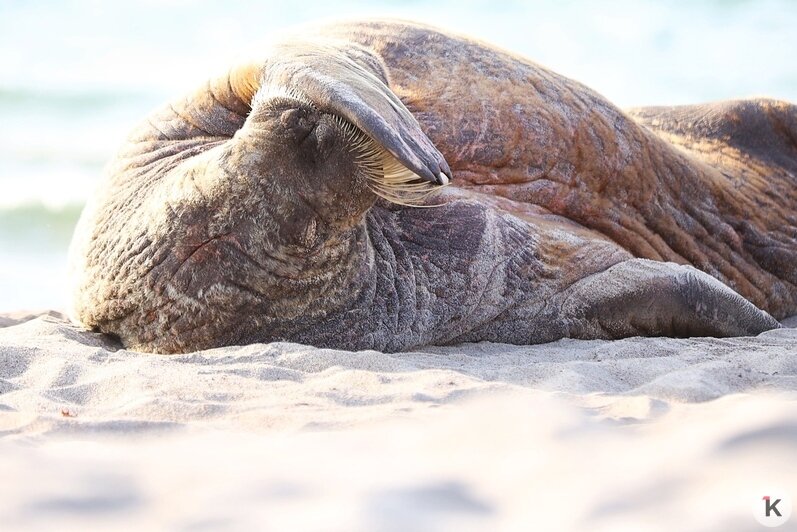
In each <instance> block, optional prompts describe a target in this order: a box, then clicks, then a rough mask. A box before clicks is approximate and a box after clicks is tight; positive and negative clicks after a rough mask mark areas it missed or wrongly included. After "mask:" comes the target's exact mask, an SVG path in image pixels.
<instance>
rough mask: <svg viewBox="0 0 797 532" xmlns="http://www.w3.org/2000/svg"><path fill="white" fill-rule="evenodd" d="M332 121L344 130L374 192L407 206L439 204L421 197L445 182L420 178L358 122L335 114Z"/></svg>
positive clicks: (429, 193) (432, 192) (426, 196)
mask: <svg viewBox="0 0 797 532" xmlns="http://www.w3.org/2000/svg"><path fill="white" fill-rule="evenodd" d="M335 121H336V122H337V123H338V125H339V126H340V128H341V129H342V130H343V132H344V135H345V138H346V142H347V144H348V146H349V149H350V151H351V153H352V154H353V155H354V157H355V160H356V161H357V164H358V165H359V166H360V168H361V169H362V170H363V172H364V173H365V175H366V177H367V178H368V188H370V189H371V191H372V192H373V193H374V194H376V195H377V196H379V197H381V198H384V199H386V200H387V201H389V202H391V203H397V204H399V205H405V206H408V207H439V205H438V204H434V205H430V204H427V203H424V200H426V199H427V198H428V197H429V196H431V195H433V194H435V193H437V192H438V191H439V190H440V189H441V188H442V186H445V185H442V186H441V185H435V184H432V183H428V182H426V181H421V180H420V178H419V177H418V176H417V175H415V173H413V172H412V171H411V170H409V169H408V168H407V167H405V166H404V165H403V164H401V163H400V162H399V161H398V160H397V159H396V158H395V157H393V155H391V154H390V152H388V151H387V150H386V149H384V148H382V147H381V146H380V145H379V144H378V143H377V142H376V141H374V140H373V139H372V138H371V137H369V136H368V135H366V134H365V133H364V132H363V131H362V130H361V129H359V128H358V127H357V126H355V125H354V124H352V123H351V122H349V121H348V120H346V119H344V118H343V117H341V116H337V115H335Z"/></svg>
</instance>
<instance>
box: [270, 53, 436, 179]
mask: <svg viewBox="0 0 797 532" xmlns="http://www.w3.org/2000/svg"><path fill="white" fill-rule="evenodd" d="M276 52H277V53H275V54H273V57H274V58H276V59H271V60H269V62H268V63H267V65H266V68H265V69H264V78H263V87H264V88H266V91H265V93H266V94H268V88H269V87H284V88H287V89H289V90H295V91H297V92H298V93H299V94H301V95H303V96H305V97H307V98H309V100H310V101H311V102H312V103H313V105H315V106H316V107H317V108H319V109H320V110H321V111H325V112H331V113H335V114H337V115H340V116H341V117H343V118H345V119H346V120H348V121H349V122H351V123H352V124H354V125H355V126H357V127H358V128H359V129H361V130H362V131H363V132H365V133H366V134H367V135H368V136H370V137H371V138H372V139H373V140H375V141H376V142H378V143H379V144H380V145H381V146H382V147H383V148H384V149H386V150H387V151H388V152H390V153H391V154H392V155H393V156H394V157H396V159H398V161H399V162H400V163H401V164H402V165H404V166H405V167H407V168H408V169H409V170H411V171H412V172H413V173H415V174H416V175H418V176H419V177H421V178H422V179H423V180H425V181H428V182H430V183H434V184H440V185H445V184H447V183H448V182H449V180H450V179H451V169H450V168H449V166H448V163H446V160H445V158H444V157H443V155H442V154H441V153H440V151H438V149H437V148H436V147H435V146H434V144H433V143H432V141H431V140H429V138H428V137H427V136H426V134H425V133H424V132H423V131H422V130H421V126H420V125H419V124H418V121H417V120H416V119H415V117H414V116H413V115H412V113H410V111H409V110H408V109H407V108H406V107H405V106H404V104H403V103H402V102H401V100H399V98H398V97H397V96H396V95H395V94H394V93H393V91H392V90H391V89H390V88H389V87H388V81H387V74H386V70H385V68H384V65H383V64H382V62H381V60H380V59H379V58H377V57H376V56H375V55H374V54H373V53H372V52H370V51H368V50H366V49H365V48H361V47H358V46H356V45H353V44H351V43H345V42H339V41H335V40H320V41H318V42H314V41H300V42H298V43H296V42H289V43H286V44H283V45H278V46H276Z"/></svg>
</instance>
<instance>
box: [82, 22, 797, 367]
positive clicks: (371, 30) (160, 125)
mask: <svg viewBox="0 0 797 532" xmlns="http://www.w3.org/2000/svg"><path fill="white" fill-rule="evenodd" d="M286 42H288V43H290V44H285V45H281V46H277V47H275V48H274V49H273V50H272V51H270V52H267V53H266V54H265V55H264V57H263V58H262V59H258V60H256V61H254V62H252V63H251V64H247V65H243V66H240V67H236V68H234V69H232V70H231V71H230V73H228V74H226V75H223V76H220V77H218V78H215V79H213V80H211V81H210V82H209V83H208V84H207V85H206V86H204V87H201V88H200V89H199V90H198V91H197V92H196V93H195V94H192V95H190V96H188V97H186V98H184V99H181V100H177V101H175V102H173V103H172V104H170V105H168V106H167V107H165V108H163V109H161V110H159V111H157V112H156V113H154V114H153V115H152V116H150V117H149V118H148V120H147V121H146V122H144V123H143V124H142V125H141V126H140V127H139V128H138V129H137V130H136V131H135V132H134V133H133V134H132V135H131V137H130V139H129V140H128V142H127V144H126V145H125V146H124V147H123V148H122V150H121V151H120V153H119V154H118V156H117V158H116V159H115V160H114V161H113V162H112V164H111V165H110V167H109V170H108V176H107V179H106V180H105V182H104V183H103V185H102V187H101V189H100V190H99V191H98V193H97V194H96V196H95V198H94V199H93V200H92V201H91V203H90V204H89V205H88V206H87V209H86V212H85V213H84V215H83V217H82V219H81V222H80V224H79V227H78V229H77V231H76V237H75V240H74V243H73V247H72V274H73V280H74V305H73V310H72V315H73V317H74V318H75V319H76V320H78V321H80V322H81V323H83V324H84V325H86V326H87V327H90V328H94V329H97V330H101V331H103V332H107V333H110V334H115V335H117V336H119V337H120V338H121V340H122V342H123V343H124V344H125V345H126V346H128V347H131V348H135V349H140V350H145V351H155V352H184V351H189V350H194V349H200V348H208V347H214V346H221V345H229V344H239V343H250V342H256V341H273V340H292V341H299V342H305V343H309V344H313V345H318V346H330V347H340V348H346V349H365V348H375V349H381V350H391V351H395V350H404V349H410V348H413V347H417V346H420V345H424V344H442V343H453V342H460V341H478V340H492V341H501V342H511V343H537V342H545V341H550V340H555V339H558V338H562V337H576V338H618V337H623V336H629V335H638V334H641V335H676V336H683V335H717V336H725V335H740V334H757V333H758V332H761V331H763V330H766V329H769V328H773V327H777V322H776V321H775V320H774V319H773V318H772V317H771V316H770V315H769V314H767V313H766V312H763V311H762V310H760V309H764V310H766V311H768V312H769V313H771V314H772V315H774V316H776V317H783V316H786V315H790V314H795V313H797V229H796V228H795V227H796V226H797V187H795V184H796V183H797V162H796V161H797V110H795V107H794V106H792V105H790V104H787V103H783V102H775V101H769V100H756V101H740V102H723V103H718V104H706V105H699V106H688V107H671V108H644V109H636V110H632V111H630V112H627V113H624V112H622V111H620V110H619V109H617V108H616V107H614V106H613V105H612V104H611V103H609V102H608V101H606V100H605V99H604V98H602V97H601V96H600V95H598V94H596V93H595V92H593V91H591V90H590V89H588V88H586V87H584V86H583V85H581V84H579V83H576V82H574V81H572V80H569V79H566V78H564V77H562V76H559V75H557V74H555V73H553V72H550V71H548V70H546V69H543V68H541V67H539V66H537V65H535V64H534V63H532V62H530V61H528V60H527V59H524V58H522V57H518V56H514V55H512V54H510V53H507V52H504V51H500V50H498V49H495V48H493V47H491V46H489V45H486V44H483V43H479V42H475V41H472V40H469V39H467V38H464V37H458V36H451V35H447V34H445V33H441V32H438V31H437V30H434V29H430V28H426V27H422V26H417V25H414V24H409V23H402V22H391V21H369V22H353V23H347V24H337V25H333V26H328V27H323V28H320V29H313V30H310V31H307V32H305V33H303V34H300V35H297V36H296V37H294V38H293V39H288V41H286ZM286 93H287V95H286ZM341 118H342V119H344V120H345V121H346V122H348V123H350V124H354V125H355V126H357V128H359V129H360V130H361V131H364V132H365V133H367V134H368V136H370V137H371V138H373V139H374V140H375V141H376V142H377V143H378V144H379V145H380V146H381V147H382V148H384V149H385V150H387V151H388V152H390V153H392V154H393V156H395V157H396V158H397V159H398V160H399V161H400V162H401V163H402V164H403V165H404V166H406V167H407V168H409V169H411V170H412V171H413V172H415V173H416V174H418V175H419V176H420V178H419V179H421V180H425V181H428V182H435V181H436V180H437V181H439V180H440V179H441V178H439V177H438V176H439V175H440V174H441V173H443V174H445V175H449V176H451V177H453V180H454V181H453V183H452V186H449V187H447V188H446V189H444V191H443V192H442V193H441V194H440V195H438V196H436V197H434V198H432V199H431V200H429V202H430V203H437V204H441V206H438V207H435V208H416V207H405V206H400V205H395V204H391V203H388V202H386V201H385V200H383V199H380V198H377V196H375V195H374V194H373V193H372V192H371V190H370V189H369V188H368V185H367V179H366V178H365V177H364V170H363V168H362V166H361V164H360V161H359V159H357V157H356V156H355V155H354V154H353V153H352V150H351V149H350V148H349V147H347V146H348V145H347V142H348V140H347V139H348V138H347V137H346V135H345V134H344V133H343V131H342V129H341V125H340V124H341V121H340V119H341ZM349 144H350V143H349ZM449 166H450V171H449ZM684 265H686V266H684ZM692 266H694V268H693V267H692ZM700 270H702V271H700ZM703 272H705V273H703ZM720 281H721V282H720ZM723 283H724V284H723ZM726 285H727V286H726ZM728 287H730V288H732V289H733V290H731V289H729V288H728ZM734 291H735V292H734ZM737 292H738V294H741V296H744V297H741V296H739V295H738V294H737ZM757 307H759V308H757Z"/></svg>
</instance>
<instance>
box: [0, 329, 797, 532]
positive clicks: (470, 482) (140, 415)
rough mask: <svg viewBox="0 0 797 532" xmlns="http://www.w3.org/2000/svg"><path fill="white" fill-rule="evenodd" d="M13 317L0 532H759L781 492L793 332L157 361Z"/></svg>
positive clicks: (297, 349) (795, 427) (1, 443)
mask: <svg viewBox="0 0 797 532" xmlns="http://www.w3.org/2000/svg"><path fill="white" fill-rule="evenodd" d="M28 318H30V316H27V317H25V316H21V315H16V316H6V317H4V318H3V320H2V322H0V325H3V326H4V327H3V328H1V329H0V471H3V478H5V479H13V481H11V482H3V483H2V484H0V523H3V529H4V530H17V529H26V530H52V529H53V527H54V526H57V528H58V529H59V530H76V529H81V530H95V529H96V530H107V529H110V528H113V529H114V530H140V529H142V528H149V529H172V530H189V529H190V530H197V529H203V530H204V529H208V530H213V529H218V528H225V529H242V530H246V529H250V530H252V529H259V530H264V529H265V530H285V529H290V530H410V529H412V530H452V529H458V530H530V529H538V530H553V529H557V530H612V531H616V530H641V529H645V530H662V531H664V530H706V531H710V530H711V531H713V530H716V531H720V530H722V531H727V530H758V529H760V525H759V524H758V523H757V522H756V521H755V520H754V518H753V507H754V504H756V503H757V501H760V499H761V496H762V494H766V493H765V492H767V491H768V490H769V491H772V492H779V493H782V492H786V493H788V492H789V490H791V491H792V493H793V492H794V486H795V479H797V463H795V461H794V459H793V458H794V449H795V448H797V409H795V406H797V402H795V400H797V393H795V392H797V329H794V328H784V329H780V330H774V331H769V332H766V333H764V334H762V335H760V336H758V337H755V338H726V339H711V338H693V339H663V338H630V339H626V340H619V341H613V342H608V341H576V340H562V341H559V342H555V343H551V344H545V345H538V346H512V345H501V344H489V343H481V344H466V345H460V346H452V347H435V348H428V349H425V350H423V351H419V352H413V353H397V354H384V353H379V352H373V351H365V352H345V351H335V350H329V349H316V348H312V347H307V346H302V345H298V344H289V343H275V344H257V345H249V346H242V347H228V348H223V349H215V350H209V351H202V352H196V353H191V354H186V355H180V356H157V355H148V354H141V353H134V352H129V351H125V350H121V349H118V346H115V345H114V344H113V343H111V342H109V341H108V340H106V339H105V338H103V337H101V336H99V335H96V334H92V333H89V332H85V331H82V330H80V329H78V328H76V327H74V326H73V325H71V324H69V323H67V322H66V321H64V320H63V319H62V318H61V317H60V316H59V315H58V314H57V313H51V314H50V315H43V316H40V317H36V318H34V319H28ZM791 324H792V325H793V324H794V322H793V321H792V322H791ZM778 490H779V491H778ZM790 524H793V523H790ZM784 529H788V525H787V527H786V528H784Z"/></svg>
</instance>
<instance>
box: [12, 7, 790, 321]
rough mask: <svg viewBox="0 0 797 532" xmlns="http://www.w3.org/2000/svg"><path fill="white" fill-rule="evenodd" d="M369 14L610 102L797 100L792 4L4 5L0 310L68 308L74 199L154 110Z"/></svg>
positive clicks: (80, 196) (78, 204)
mask: <svg viewBox="0 0 797 532" xmlns="http://www.w3.org/2000/svg"><path fill="white" fill-rule="evenodd" d="M370 15H380V16H397V17H402V18H410V19H415V20H419V21H423V22H427V23H431V24H435V25H438V26H441V27H444V28H449V29H453V30H455V31H459V32H466V33H469V34H472V35H475V36H477V37H479V38H481V39H484V40H487V41H491V42H493V43H496V44H498V45H500V46H503V47H504V48H508V49H511V50H513V51H516V52H520V53H523V54H525V55H527V56H528V57H530V58H531V59H533V60H534V61H536V62H538V63H541V64H543V65H546V66H548V67H550V68H552V69H553V70H555V71H557V72H560V73H562V74H565V75H568V76H570V77H572V78H575V79H577V80H579V81H581V82H583V83H585V84H587V85H589V86H591V87H593V88H594V89H596V90H598V91H599V92H601V93H602V94H603V95H605V96H606V97H608V98H609V99H610V100H612V101H614V102H615V103H617V104H618V105H620V106H634V105H648V104H650V105H653V104H680V103H694V102H700V101H707V100H716V99H723V98H732V97H742V96H754V95H766V96H771V97H776V98H782V99H787V100H792V101H797V60H795V56H796V55H797V30H795V28H797V2H794V1H791V0H749V1H741V0H739V1H730V0H727V1H720V0H706V1H702V2H701V1H686V0H682V1H678V0H673V1H667V2H663V1H662V2H655V1H653V0H625V1H612V0H606V1H601V2H594V1H589V0H569V1H568V0H550V1H539V2H519V1H518V2H500V3H499V2H487V1H483V2H467V1H461V0H460V1H455V0H451V1H445V2H434V3H432V2H423V1H419V0H415V1H406V0H404V1H399V0H395V1H386V0H377V1H371V2H367V3H365V2H363V3H359V2H353V1H347V0H338V1H336V2H320V1H310V0H292V1H273V2H266V1H253V0H245V1H237V2H236V1H232V0H226V1H221V0H220V1H187V0H185V1H182V0H143V1H124V2H123V1H114V2H101V1H90V0H59V1H55V0H53V1H23V0H0V311H6V310H15V309H20V308H27V309H30V308H39V307H53V308H63V307H64V306H65V302H66V294H65V290H64V288H65V282H64V279H65V271H66V249H67V246H68V243H69V238H70V235H71V232H72V228H73V226H74V223H75V221H76V220H77V216H78V214H79V212H80V208H81V205H82V203H83V201H84V199H85V197H86V195H87V194H88V193H89V192H90V190H91V189H92V187H93V186H94V184H95V183H96V182H97V180H98V179H99V177H100V175H101V172H102V167H103V165H104V163H105V161H107V160H108V158H109V157H110V156H111V154H112V153H113V151H114V149H115V147H116V146H118V144H119V143H120V142H121V141H122V139H123V138H124V135H125V133H126V132H127V131H128V130H129V129H130V127H131V126H132V125H133V124H134V123H135V122H137V121H138V120H139V119H141V118H142V117H143V116H144V115H145V114H146V113H147V112H148V111H149V110H150V109H152V108H154V107H156V106H157V105H158V104H159V103H160V102H162V101H164V100H166V99H168V98H170V97H172V96H175V95H177V94H179V93H181V92H183V91H185V90H189V89H191V87H192V86H193V85H195V84H196V83H198V82H201V81H202V80H203V79H204V78H206V77H207V76H208V75H210V74H213V73H215V72H217V71H220V70H222V69H224V68H225V67H226V66H227V65H228V64H229V63H230V61H232V60H234V58H235V57H236V56H239V55H241V54H244V53H246V51H247V49H248V47H249V48H251V46H252V44H253V43H256V42H258V41H262V40H264V38H266V37H267V36H268V35H269V34H272V33H273V32H274V31H276V30H278V29H280V28H284V27H286V26H289V25H294V24H299V23H302V22H307V21H311V20H316V19H319V18H343V17H361V16H370Z"/></svg>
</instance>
